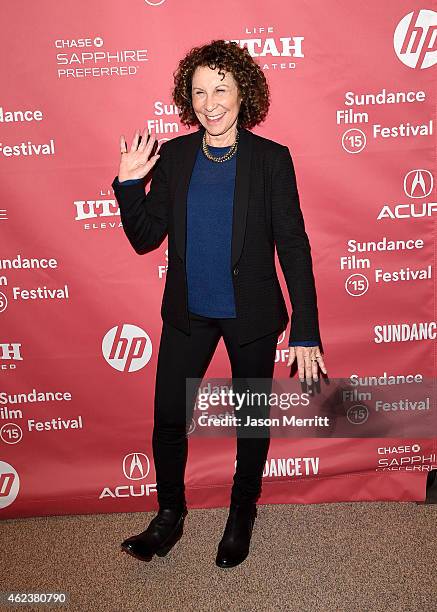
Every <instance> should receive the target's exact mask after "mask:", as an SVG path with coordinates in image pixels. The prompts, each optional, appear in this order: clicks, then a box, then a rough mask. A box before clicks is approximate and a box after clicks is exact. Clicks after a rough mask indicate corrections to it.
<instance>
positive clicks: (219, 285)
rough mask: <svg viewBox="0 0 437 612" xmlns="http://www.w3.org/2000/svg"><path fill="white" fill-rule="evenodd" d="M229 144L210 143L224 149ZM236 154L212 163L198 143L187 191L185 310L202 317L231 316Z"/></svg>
mask: <svg viewBox="0 0 437 612" xmlns="http://www.w3.org/2000/svg"><path fill="white" fill-rule="evenodd" d="M230 148H231V147H230V146H228V147H212V146H209V145H208V150H209V151H210V152H211V154H212V155H215V156H220V155H224V154H225V153H227V152H228V151H229V150H230ZM236 160H237V156H236V155H233V156H232V157H231V158H230V159H228V160H226V161H224V162H221V163H217V162H214V161H211V160H210V159H208V158H207V157H206V156H205V154H204V153H203V150H202V147H199V150H198V152H197V156H196V160H195V163H194V168H193V173H192V175H191V180H190V184H189V188H188V195H187V252H186V270H187V283H188V310H189V311H191V312H194V313H195V314H199V315H203V316H204V317H218V318H222V319H233V318H236V316H237V313H236V309H235V302H234V287H233V284H232V269H231V268H232V266H231V242H232V214H233V206H234V188H235V173H236Z"/></svg>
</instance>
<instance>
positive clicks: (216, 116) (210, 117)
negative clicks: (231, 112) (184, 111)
mask: <svg viewBox="0 0 437 612" xmlns="http://www.w3.org/2000/svg"><path fill="white" fill-rule="evenodd" d="M223 115H224V113H222V114H221V115H215V117H212V116H210V115H206V116H207V117H208V119H217V118H218V117H222V116H223Z"/></svg>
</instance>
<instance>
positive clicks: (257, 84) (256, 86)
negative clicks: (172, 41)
mask: <svg viewBox="0 0 437 612" xmlns="http://www.w3.org/2000/svg"><path fill="white" fill-rule="evenodd" d="M198 66H208V67H209V68H211V70H215V69H216V68H219V74H222V71H226V72H231V73H232V76H233V77H234V79H235V81H236V82H237V85H238V90H239V94H240V95H241V96H242V98H243V100H242V102H241V106H240V112H239V114H238V119H237V124H238V125H239V126H240V127H243V128H248V129H250V128H252V127H254V126H255V125H258V124H259V123H261V122H262V121H264V119H265V118H266V116H267V112H268V110H269V106H270V91H269V86H268V83H267V79H266V77H265V75H264V72H263V70H262V69H261V67H260V66H259V65H258V64H257V63H256V62H255V61H254V59H253V58H252V56H251V55H250V53H249V51H248V50H247V48H241V47H240V46H239V45H238V43H236V42H235V41H229V42H226V41H225V40H222V39H219V40H212V41H211V42H210V43H209V44H207V45H203V46H201V47H193V48H192V49H191V50H190V51H189V52H188V53H187V54H186V55H185V57H184V58H182V59H181V60H180V62H179V64H178V67H177V69H176V70H175V72H174V73H173V78H174V88H173V91H172V96H173V101H174V103H175V105H176V106H177V107H178V108H179V119H180V122H181V123H182V124H184V125H186V126H191V125H201V124H200V121H199V120H198V118H197V116H196V113H195V112H194V109H193V105H192V101H191V81H192V78H193V74H194V72H195V70H196V68H197V67H198ZM223 76H224V73H223Z"/></svg>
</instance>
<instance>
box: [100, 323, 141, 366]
mask: <svg viewBox="0 0 437 612" xmlns="http://www.w3.org/2000/svg"><path fill="white" fill-rule="evenodd" d="M102 353H103V356H104V358H105V360H106V361H107V362H108V363H109V365H110V366H111V367H112V368H114V369H115V370H118V371H119V372H137V371H138V370H141V368H144V366H145V365H146V364H147V363H149V361H150V357H151V356H152V341H151V340H150V337H149V335H148V334H146V332H145V331H144V330H143V329H141V327H138V326H137V325H130V324H128V323H124V324H123V325H116V326H115V327H112V328H111V329H110V330H109V331H108V332H107V333H106V334H105V336H104V338H103V340H102Z"/></svg>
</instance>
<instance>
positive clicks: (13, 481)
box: [0, 461, 20, 509]
mask: <svg viewBox="0 0 437 612" xmlns="http://www.w3.org/2000/svg"><path fill="white" fill-rule="evenodd" d="M19 490H20V477H19V476H18V473H17V470H16V469H15V468H13V467H12V465H10V464H9V463H6V461H0V509H2V508H6V507H7V506H10V505H11V504H12V503H13V502H14V501H15V499H16V497H17V495H18V491H19Z"/></svg>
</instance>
